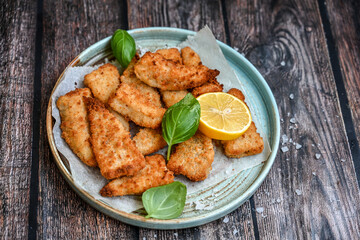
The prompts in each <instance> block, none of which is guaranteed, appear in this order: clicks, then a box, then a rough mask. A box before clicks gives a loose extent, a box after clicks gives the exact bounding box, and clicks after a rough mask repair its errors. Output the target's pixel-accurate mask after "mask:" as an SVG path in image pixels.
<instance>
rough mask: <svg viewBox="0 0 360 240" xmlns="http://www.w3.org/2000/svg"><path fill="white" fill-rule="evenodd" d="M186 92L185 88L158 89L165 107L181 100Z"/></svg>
mask: <svg viewBox="0 0 360 240" xmlns="http://www.w3.org/2000/svg"><path fill="white" fill-rule="evenodd" d="M188 93H189V92H188V91H187V90H173V91H172V90H160V94H161V98H162V100H163V102H164V104H165V106H166V107H167V108H169V107H171V106H172V105H174V104H175V103H177V102H179V101H181V100H182V99H183V98H184V97H185V96H186V94H188Z"/></svg>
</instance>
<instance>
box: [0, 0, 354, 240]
mask: <svg viewBox="0 0 360 240" xmlns="http://www.w3.org/2000/svg"><path fill="white" fill-rule="evenodd" d="M359 11H360V2H359V1H358V0H352V1H344V2H342V1H341V0H325V1H324V0H318V1H313V0H293V1H270V0H260V1H253V0H248V1H246V0H243V1H240V0H238V1H231V0H221V1H220V0H211V1H210V0H208V1H206V0H201V1H178V0H176V1H175V0H173V1H145V0H128V1H116V0H103V1H80V0H74V1H55V0H52V1H51V0H38V1H35V0H33V1H26V2H24V1H20V0H13V1H1V8H0V12H1V14H0V19H1V26H0V33H1V38H0V41H1V42H0V76H1V78H0V86H1V87H0V93H1V95H0V106H1V107H0V122H1V128H0V136H1V144H0V179H1V180H0V206H1V213H0V237H1V238H4V239H24V238H26V237H29V238H30V239H34V238H36V237H37V238H39V239H112V238H114V239H220V238H223V239H238V238H246V239H260V238H261V239H263V238H264V239H310V238H311V239H359V238H360V197H359V179H360V153H359V141H360V127H359V125H360V100H359V99H360V34H359V30H360V17H359ZM205 24H207V25H208V26H209V27H210V28H211V29H212V31H213V32H214V34H215V36H216V37H217V39H219V40H220V41H223V42H225V43H227V44H228V45H230V46H232V47H234V48H235V49H238V51H239V52H241V53H244V54H245V56H246V58H248V59H249V60H250V61H251V62H252V63H253V64H254V65H255V66H256V67H257V68H258V69H259V71H260V72H261V74H262V75H263V76H264V78H265V79H266V81H267V82H268V84H269V86H270V87H271V89H272V91H273V93H274V95H275V98H276V101H277V104H278V107H279V112H280V115H281V118H282V123H281V128H282V133H281V134H282V135H286V136H287V137H288V138H289V139H290V138H291V139H292V141H293V142H296V143H299V144H300V145H301V146H302V147H301V148H299V147H298V148H299V149H296V147H295V146H294V145H292V144H290V143H285V144H284V145H282V146H281V147H284V146H288V148H289V151H287V152H282V151H281V150H279V152H278V154H277V158H276V161H275V163H274V165H273V168H272V170H271V171H270V173H269V175H268V177H267V178H266V180H265V182H264V183H263V184H262V185H261V187H260V188H259V190H258V191H257V192H256V193H255V195H254V196H253V197H252V198H251V199H250V200H249V201H247V202H246V203H245V204H243V205H242V206H241V207H239V208H238V209H237V210H235V211H234V212H232V213H230V214H229V215H227V216H226V217H225V218H226V220H229V221H228V222H227V221H226V220H224V219H225V218H221V219H219V220H217V221H214V222H212V223H209V224H206V225H204V226H200V227H195V228H190V229H184V230H175V231H160V230H148V229H143V228H138V227H133V226H130V225H127V224H124V223H121V222H119V221H116V220H114V219H111V218H110V217H107V216H106V215H104V214H102V213H100V212H98V211H96V210H95V209H93V208H92V207H90V206H89V205H88V204H86V203H85V202H84V201H82V200H81V199H80V197H78V196H77V195H76V194H75V192H74V191H73V190H72V189H71V188H70V187H69V185H68V184H67V183H66V182H65V180H64V179H63V177H62V176H61V175H60V172H59V170H58V169H57V167H56V166H55V163H54V160H53V157H52V154H51V152H50V149H49V145H48V140H47V138H46V129H45V115H46V107H47V103H48V100H49V96H50V93H51V91H52V88H53V86H54V84H55V82H56V80H57V78H58V77H59V75H60V73H61V72H62V71H63V70H64V68H65V67H66V65H67V64H68V63H69V62H70V61H71V60H72V59H73V58H74V57H75V56H76V55H77V54H79V53H80V52H81V51H82V50H84V49H86V48H87V47H88V46H90V45H91V44H93V43H95V42H97V41H99V40H101V39H103V38H105V37H107V36H109V35H111V34H112V33H113V32H114V30H116V29H118V28H121V29H133V28H141V27H150V26H169V27H177V28H185V29H190V30H195V31H196V30H199V29H201V28H202V27H203V26H204V25H205ZM290 95H291V97H290ZM292 118H294V120H295V121H296V123H295V124H293V123H291V122H290V119H292ZM317 154H319V155H317ZM316 156H317V157H316ZM317 158H318V159H317ZM262 210H263V211H262Z"/></svg>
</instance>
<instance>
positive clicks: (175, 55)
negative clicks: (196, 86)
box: [156, 48, 182, 64]
mask: <svg viewBox="0 0 360 240" xmlns="http://www.w3.org/2000/svg"><path fill="white" fill-rule="evenodd" d="M156 53H159V54H161V55H162V56H163V57H164V58H165V59H168V60H172V61H174V62H176V63H180V64H182V58H181V55H180V52H179V50H178V49H177V48H165V49H159V50H157V51H156Z"/></svg>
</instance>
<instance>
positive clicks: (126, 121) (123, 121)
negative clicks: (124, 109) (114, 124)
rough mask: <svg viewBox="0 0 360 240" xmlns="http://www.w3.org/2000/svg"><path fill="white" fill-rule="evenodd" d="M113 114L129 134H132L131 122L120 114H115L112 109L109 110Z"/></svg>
mask: <svg viewBox="0 0 360 240" xmlns="http://www.w3.org/2000/svg"><path fill="white" fill-rule="evenodd" d="M107 109H108V110H109V111H110V112H111V114H113V115H114V116H115V117H116V118H117V119H118V120H119V121H120V122H121V124H122V125H123V127H124V129H125V130H126V131H128V132H130V124H129V121H128V120H127V119H126V118H125V117H124V116H123V115H121V114H119V113H118V112H115V111H114V110H112V109H111V107H108V108H107Z"/></svg>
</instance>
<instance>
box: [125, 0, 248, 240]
mask: <svg viewBox="0 0 360 240" xmlns="http://www.w3.org/2000/svg"><path fill="white" fill-rule="evenodd" d="M127 5H128V19H129V20H128V22H129V28H130V29H133V28H142V27H152V26H162V27H177V28H185V29H189V30H193V31H198V30H200V29H201V28H202V27H204V26H205V25H206V24H207V25H208V26H209V27H210V29H211V30H212V31H213V33H214V35H215V36H216V37H217V39H219V40H220V41H223V42H225V41H226V40H225V36H226V33H225V25H224V21H223V19H224V18H223V15H222V5H221V1H205V0H202V1H192V2H191V1H141V0H128V4H127ZM223 220H224V218H221V219H219V220H217V221H214V222H212V223H209V224H206V225H203V226H200V227H195V228H191V229H183V230H176V231H158V230H149V229H140V232H139V238H140V239H142V238H143V237H145V238H146V239H155V238H157V239H172V238H174V237H175V239H224V238H225V239H239V238H246V239H253V238H254V232H253V231H254V228H253V221H252V217H251V207H250V203H249V202H246V203H245V204H244V205H243V206H241V207H240V208H238V209H237V210H236V211H234V212H232V213H231V214H228V215H227V216H226V220H225V222H223ZM155 236H156V237H155Z"/></svg>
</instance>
